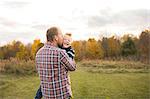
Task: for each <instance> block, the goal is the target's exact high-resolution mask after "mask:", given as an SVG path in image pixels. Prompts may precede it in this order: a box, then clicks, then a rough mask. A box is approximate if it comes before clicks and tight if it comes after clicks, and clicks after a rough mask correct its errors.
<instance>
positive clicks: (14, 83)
mask: <svg viewBox="0 0 150 99" xmlns="http://www.w3.org/2000/svg"><path fill="white" fill-rule="evenodd" d="M77 66H78V68H77V70H76V71H75V72H72V73H70V75H71V82H72V91H73V96H74V99H150V74H149V65H147V64H142V63H140V62H128V61H118V62H116V61H100V60H95V61H82V62H78V63H77ZM39 83H40V81H39V78H38V75H37V74H31V75H20V74H14V73H13V74H10V73H1V74H0V99H33V98H34V96H35V93H36V90H37V89H38V87H39Z"/></svg>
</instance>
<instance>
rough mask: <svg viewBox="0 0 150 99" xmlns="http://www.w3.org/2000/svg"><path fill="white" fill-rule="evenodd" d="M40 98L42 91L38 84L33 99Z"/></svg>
mask: <svg viewBox="0 0 150 99" xmlns="http://www.w3.org/2000/svg"><path fill="white" fill-rule="evenodd" d="M41 98H42V91H41V86H40V87H39V89H38V90H37V92H36V96H35V99H41Z"/></svg>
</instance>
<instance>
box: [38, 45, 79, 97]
mask: <svg viewBox="0 0 150 99" xmlns="http://www.w3.org/2000/svg"><path fill="white" fill-rule="evenodd" d="M36 67H37V70H38V73H39V76H40V80H41V90H42V94H43V97H44V99H67V98H69V97H70V96H71V90H70V89H71V86H70V83H69V79H68V71H74V70H75V69H76V65H75V62H74V61H72V59H71V58H69V56H68V55H67V54H66V52H65V50H62V49H60V48H57V47H55V46H53V45H52V44H45V45H44V46H43V47H42V48H41V49H40V50H39V51H38V52H37V54H36Z"/></svg>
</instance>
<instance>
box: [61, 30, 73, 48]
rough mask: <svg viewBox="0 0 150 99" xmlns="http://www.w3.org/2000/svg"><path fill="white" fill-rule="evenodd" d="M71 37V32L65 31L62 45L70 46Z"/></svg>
mask: <svg viewBox="0 0 150 99" xmlns="http://www.w3.org/2000/svg"><path fill="white" fill-rule="evenodd" d="M71 42H72V38H71V33H66V34H65V35H64V42H63V47H64V48H67V47H69V46H71Z"/></svg>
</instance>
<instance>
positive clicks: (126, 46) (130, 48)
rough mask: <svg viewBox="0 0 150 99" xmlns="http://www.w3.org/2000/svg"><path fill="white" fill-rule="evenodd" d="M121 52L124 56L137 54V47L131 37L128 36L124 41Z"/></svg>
mask: <svg viewBox="0 0 150 99" xmlns="http://www.w3.org/2000/svg"><path fill="white" fill-rule="evenodd" d="M121 52H122V55H123V56H130V55H135V54H136V53H137V49H136V47H135V44H134V42H133V40H132V38H131V37H128V39H127V40H126V41H124V42H123V43H122V48H121Z"/></svg>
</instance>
